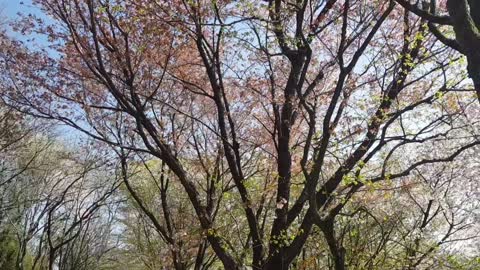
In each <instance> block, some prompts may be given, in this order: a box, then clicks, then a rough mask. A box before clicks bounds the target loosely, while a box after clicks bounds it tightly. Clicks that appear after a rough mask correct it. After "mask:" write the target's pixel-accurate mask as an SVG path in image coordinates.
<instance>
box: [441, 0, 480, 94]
mask: <svg viewBox="0 0 480 270" xmlns="http://www.w3.org/2000/svg"><path fill="white" fill-rule="evenodd" d="M447 8H448V13H449V15H450V17H451V20H452V23H453V29H454V31H455V36H456V40H457V42H458V43H459V44H460V46H461V47H462V49H463V52H464V54H465V56H466V57H467V60H468V75H469V76H470V78H471V79H472V81H473V83H474V85H475V91H476V93H477V98H478V100H479V101H480V50H479V48H480V3H479V2H478V1H476V0H475V1H474V0H469V1H468V3H467V0H448V1H447Z"/></svg>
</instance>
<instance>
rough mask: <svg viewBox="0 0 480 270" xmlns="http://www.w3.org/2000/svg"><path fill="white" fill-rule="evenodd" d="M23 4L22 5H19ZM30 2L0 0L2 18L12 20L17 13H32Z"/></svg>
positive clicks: (28, 0) (24, 0)
mask: <svg viewBox="0 0 480 270" xmlns="http://www.w3.org/2000/svg"><path fill="white" fill-rule="evenodd" d="M21 2H23V5H22V4H20V3H21ZM31 3H32V2H31V1H30V0H0V10H1V14H2V16H3V17H7V18H10V19H11V18H14V17H15V16H16V14H17V13H18V12H25V13H28V12H30V11H32V8H31Z"/></svg>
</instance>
